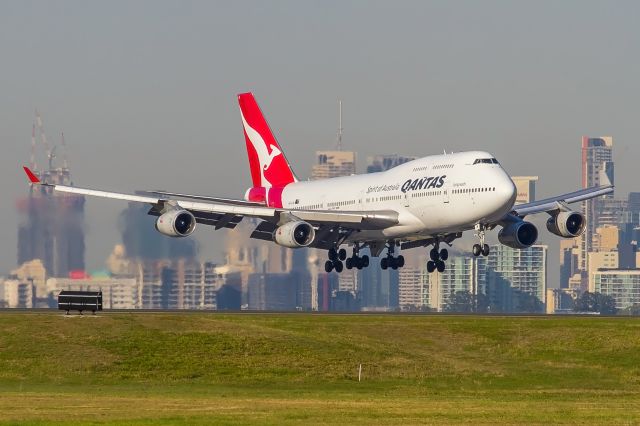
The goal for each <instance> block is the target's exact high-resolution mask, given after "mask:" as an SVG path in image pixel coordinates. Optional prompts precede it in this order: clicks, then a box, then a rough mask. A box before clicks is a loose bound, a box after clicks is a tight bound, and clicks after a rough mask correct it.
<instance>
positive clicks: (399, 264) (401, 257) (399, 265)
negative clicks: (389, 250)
mask: <svg viewBox="0 0 640 426" xmlns="http://www.w3.org/2000/svg"><path fill="white" fill-rule="evenodd" d="M396 262H398V268H402V267H403V266H404V256H403V255H400V256H398V260H397V261H396Z"/></svg>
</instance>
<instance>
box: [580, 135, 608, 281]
mask: <svg viewBox="0 0 640 426" xmlns="http://www.w3.org/2000/svg"><path fill="white" fill-rule="evenodd" d="M608 183H611V184H613V183H614V168H613V138H612V137H611V136H603V137H597V138H590V137H587V136H583V137H582V187H583V188H589V187H592V186H598V185H605V184H608ZM609 199H613V194H609V195H605V196H603V197H597V198H593V199H591V200H587V201H585V202H584V203H583V206H582V210H583V213H584V215H585V218H586V221H587V226H586V229H585V232H584V234H582V236H581V237H580V259H579V262H580V270H581V271H582V275H583V286H584V287H586V284H587V281H588V277H587V275H586V272H587V271H588V270H589V265H588V262H589V261H588V255H587V254H588V253H589V252H590V251H592V249H593V237H594V235H595V233H596V229H597V228H598V227H600V226H601V225H603V223H601V216H602V213H604V211H605V206H606V205H607V203H608V201H609Z"/></svg>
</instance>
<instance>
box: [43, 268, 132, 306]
mask: <svg viewBox="0 0 640 426" xmlns="http://www.w3.org/2000/svg"><path fill="white" fill-rule="evenodd" d="M47 288H48V290H49V292H50V293H51V294H52V296H53V297H54V299H55V298H57V295H58V293H60V292H61V291H62V290H76V291H101V292H102V307H103V308H104V309H136V308H139V307H140V301H139V299H138V295H139V293H138V282H137V281H136V279H135V278H112V277H109V276H99V277H87V278H84V279H72V278H49V279H48V280H47Z"/></svg>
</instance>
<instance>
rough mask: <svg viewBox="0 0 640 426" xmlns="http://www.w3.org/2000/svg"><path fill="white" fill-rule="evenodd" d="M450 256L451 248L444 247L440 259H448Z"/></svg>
mask: <svg viewBox="0 0 640 426" xmlns="http://www.w3.org/2000/svg"><path fill="white" fill-rule="evenodd" d="M448 258H449V250H447V249H442V250H440V259H442V260H447V259H448Z"/></svg>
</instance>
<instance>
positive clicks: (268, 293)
mask: <svg viewBox="0 0 640 426" xmlns="http://www.w3.org/2000/svg"><path fill="white" fill-rule="evenodd" d="M297 285H298V283H297V282H296V281H295V279H292V274H251V275H250V276H249V292H248V306H249V309H250V310H259V311H265V310H267V311H293V310H296V307H297V306H296V302H297V300H296V294H297Z"/></svg>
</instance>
